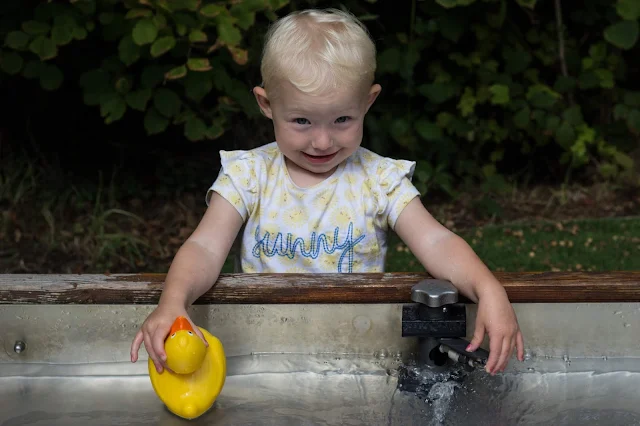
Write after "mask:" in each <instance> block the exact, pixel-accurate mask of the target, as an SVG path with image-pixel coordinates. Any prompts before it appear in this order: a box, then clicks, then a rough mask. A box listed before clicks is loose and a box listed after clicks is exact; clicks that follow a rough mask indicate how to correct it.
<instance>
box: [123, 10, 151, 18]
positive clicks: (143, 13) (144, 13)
mask: <svg viewBox="0 0 640 426" xmlns="http://www.w3.org/2000/svg"><path fill="white" fill-rule="evenodd" d="M150 16H153V12H152V11H151V10H149V9H131V10H130V11H128V12H127V14H126V15H125V16H124V19H135V18H148V17H150Z"/></svg>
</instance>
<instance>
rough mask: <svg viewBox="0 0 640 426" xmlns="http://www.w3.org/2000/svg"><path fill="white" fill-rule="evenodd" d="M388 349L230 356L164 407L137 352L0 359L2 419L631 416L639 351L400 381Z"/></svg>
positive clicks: (538, 420)
mask: <svg viewBox="0 0 640 426" xmlns="http://www.w3.org/2000/svg"><path fill="white" fill-rule="evenodd" d="M399 364H400V363H399V362H398V361H397V360H394V359H388V358H379V357H377V358H375V357H373V358H366V359H365V358H356V357H336V356H307V355H291V354H280V355H262V356H247V357H237V358H231V359H230V360H229V375H228V377H227V381H226V384H225V387H224V388H223V390H222V393H221V395H220V397H219V398H218V400H217V401H216V403H215V405H214V407H213V408H212V409H211V410H210V411H209V412H207V413H205V414H204V415H203V416H201V417H200V418H198V419H196V420H193V421H191V422H187V421H185V420H182V419H179V418H177V417H175V416H174V415H172V414H171V413H169V412H168V411H167V410H166V409H164V407H163V406H162V404H161V402H160V401H159V400H158V398H157V397H156V395H155V393H153V390H152V388H151V384H150V381H149V378H148V376H147V375H146V371H145V369H144V366H143V365H141V364H136V365H131V364H126V363H125V364H121V363H114V364H93V365H41V364H39V365H36V364H32V365H26V364H4V365H0V425H2V426H17V425H21V426H22V425H43V426H44V425H47V426H49V425H51V426H53V425H69V426H75V425H78V426H79V425H88V424H91V425H160V426H169V425H171V426H173V425H186V424H194V425H279V426H280V425H285V426H286V425H354V426H355V425H466V424H474V425H492V426H493V425H514V424H518V425H548V424H553V425H576V426H577V425H634V424H640V395H638V389H639V388H640V360H639V359H626V360H612V359H608V360H606V361H605V360H602V359H597V360H567V361H564V360H562V359H551V360H546V359H542V360H536V359H534V360H531V359H530V360H528V361H525V363H522V364H519V365H517V368H516V366H514V367H513V368H510V369H509V371H508V372H507V373H506V374H503V375H500V376H494V377H491V376H488V375H486V374H485V373H483V372H472V373H465V372H461V371H460V370H456V369H453V370H452V371H453V372H454V373H456V374H457V375H456V376H451V375H450V374H448V373H445V374H444V377H442V376H438V377H437V379H435V380H434V377H435V376H434V375H433V374H432V373H430V372H428V371H427V372H424V371H423V376H424V378H425V384H427V383H428V384H429V385H428V386H426V385H425V386H424V388H422V389H420V392H418V393H405V392H403V391H402V390H401V389H400V390H399V389H398V378H397V374H396V367H398V366H399Z"/></svg>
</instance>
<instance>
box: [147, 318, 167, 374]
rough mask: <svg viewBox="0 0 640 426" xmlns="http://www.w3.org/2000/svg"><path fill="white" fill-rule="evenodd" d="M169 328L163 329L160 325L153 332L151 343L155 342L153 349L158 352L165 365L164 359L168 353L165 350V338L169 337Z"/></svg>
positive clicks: (157, 354)
mask: <svg viewBox="0 0 640 426" xmlns="http://www.w3.org/2000/svg"><path fill="white" fill-rule="evenodd" d="M168 333H169V330H162V329H161V328H160V327H159V326H158V327H156V329H155V330H154V332H153V339H152V341H151V343H152V344H153V351H154V352H155V353H156V356H157V357H158V358H160V360H161V363H162V365H164V361H166V359H167V354H166V353H165V352H164V339H165V337H167V334H168Z"/></svg>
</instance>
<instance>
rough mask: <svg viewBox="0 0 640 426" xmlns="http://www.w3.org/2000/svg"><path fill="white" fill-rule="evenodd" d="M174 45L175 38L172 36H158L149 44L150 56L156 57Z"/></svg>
mask: <svg viewBox="0 0 640 426" xmlns="http://www.w3.org/2000/svg"><path fill="white" fill-rule="evenodd" d="M175 46H176V39H175V38H174V37H173V36H164V37H160V38H159V39H157V40H156V41H154V42H153V44H152V45H151V56H153V57H154V58H157V57H158V56H162V55H164V54H165V53H167V52H168V51H170V50H171V49H173V48H174V47H175Z"/></svg>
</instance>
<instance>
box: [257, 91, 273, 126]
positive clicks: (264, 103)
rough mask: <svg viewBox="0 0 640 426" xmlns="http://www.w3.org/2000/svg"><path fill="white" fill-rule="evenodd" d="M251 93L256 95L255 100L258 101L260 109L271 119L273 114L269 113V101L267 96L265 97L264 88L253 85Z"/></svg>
mask: <svg viewBox="0 0 640 426" xmlns="http://www.w3.org/2000/svg"><path fill="white" fill-rule="evenodd" d="M253 95H254V96H255V97H256V101H257V102H258V106H259V107H260V111H262V113H263V114H264V115H265V116H266V117H268V118H271V119H273V115H272V113H271V102H269V98H268V97H267V92H266V91H265V90H264V88H262V87H260V86H256V87H254V88H253Z"/></svg>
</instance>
